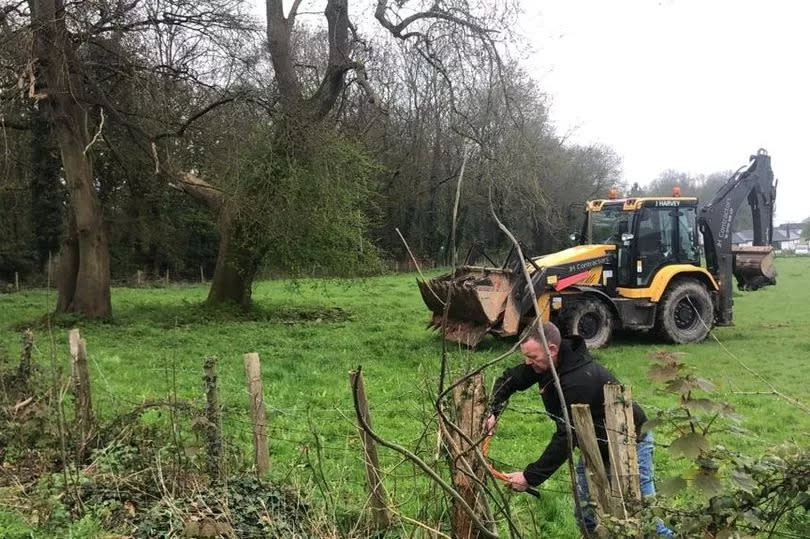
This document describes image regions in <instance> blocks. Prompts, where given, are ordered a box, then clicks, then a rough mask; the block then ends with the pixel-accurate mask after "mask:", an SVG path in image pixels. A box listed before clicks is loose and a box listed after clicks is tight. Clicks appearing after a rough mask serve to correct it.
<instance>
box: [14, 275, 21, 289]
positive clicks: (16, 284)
mask: <svg viewBox="0 0 810 539" xmlns="http://www.w3.org/2000/svg"><path fill="white" fill-rule="evenodd" d="M14 289H15V290H16V291H17V292H19V291H20V274H19V273H18V272H16V271H15V272H14Z"/></svg>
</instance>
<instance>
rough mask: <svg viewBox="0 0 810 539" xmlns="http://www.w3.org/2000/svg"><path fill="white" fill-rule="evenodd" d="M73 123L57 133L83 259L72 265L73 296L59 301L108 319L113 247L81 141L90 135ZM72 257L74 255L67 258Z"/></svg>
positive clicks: (60, 126)
mask: <svg viewBox="0 0 810 539" xmlns="http://www.w3.org/2000/svg"><path fill="white" fill-rule="evenodd" d="M69 106H71V107H72V108H76V109H78V104H76V103H75V102H71V103H70V104H69ZM54 108H56V107H54ZM72 112H73V113H74V114H72V115H70V116H74V115H77V114H81V115H83V114H84V112H83V111H75V110H74V111H72ZM66 116H68V115H67V114H66ZM76 119H77V120H78V118H76ZM71 123H72V125H70V124H68V122H66V121H61V122H59V123H58V124H57V128H56V133H57V139H58V140H59V150H60V151H61V154H62V166H63V167H64V169H65V177H66V178H67V179H68V187H69V189H70V211H71V213H72V220H73V225H74V226H75V235H76V236H75V238H76V247H77V249H76V251H78V256H79V260H78V264H77V265H75V264H74V265H72V266H71V269H72V268H75V270H76V277H75V288H74V290H73V298H72V300H71V301H70V302H66V301H65V302H63V301H61V299H62V298H60V302H59V304H64V303H66V305H65V309H64V311H69V312H75V313H79V314H81V315H82V316H85V317H87V318H107V317H109V316H111V315H112V306H111V303H110V250H109V247H108V245H107V234H106V232H105V231H104V222H103V218H102V212H101V205H100V203H99V201H98V197H97V196H96V192H95V189H94V187H93V175H92V172H91V168H90V161H89V160H88V158H87V155H85V153H84V147H85V146H84V145H83V144H82V140H81V139H83V138H86V137H82V136H80V134H79V133H76V131H75V127H77V124H78V122H71ZM71 235H72V233H71ZM69 258H71V257H67V259H69ZM66 261H68V260H66ZM60 271H67V268H65V267H63V268H60ZM60 292H61V290H60ZM65 292H66V293H67V292H69V291H68V290H66V291H65Z"/></svg>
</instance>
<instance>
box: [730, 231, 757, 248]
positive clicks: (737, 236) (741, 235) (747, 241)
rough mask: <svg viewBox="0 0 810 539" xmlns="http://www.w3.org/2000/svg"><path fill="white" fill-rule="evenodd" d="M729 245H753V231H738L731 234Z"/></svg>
mask: <svg viewBox="0 0 810 539" xmlns="http://www.w3.org/2000/svg"><path fill="white" fill-rule="evenodd" d="M731 244H732V245H739V246H741V247H746V246H749V245H753V244H754V231H753V230H740V231H739V232H732V233H731Z"/></svg>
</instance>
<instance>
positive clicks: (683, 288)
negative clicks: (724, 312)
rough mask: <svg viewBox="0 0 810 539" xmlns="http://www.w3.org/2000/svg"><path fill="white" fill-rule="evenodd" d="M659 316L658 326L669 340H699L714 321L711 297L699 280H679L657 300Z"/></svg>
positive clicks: (685, 341)
mask: <svg viewBox="0 0 810 539" xmlns="http://www.w3.org/2000/svg"><path fill="white" fill-rule="evenodd" d="M656 319H657V320H656V326H655V327H656V329H657V330H658V332H659V333H660V334H661V336H662V337H664V338H665V339H666V340H668V341H670V342H674V343H677V344H684V343H690V342H700V341H702V340H703V339H705V338H706V336H707V335H708V334H709V330H710V329H711V327H712V324H713V323H714V306H713V305H712V297H711V296H710V295H709V291H708V290H706V287H705V286H704V285H703V284H702V283H700V282H698V281H695V280H693V279H687V280H679V281H676V282H674V283H671V284H670V285H669V289H668V290H667V292H666V294H664V297H663V298H662V299H661V301H660V302H659V303H658V311H657V313H656Z"/></svg>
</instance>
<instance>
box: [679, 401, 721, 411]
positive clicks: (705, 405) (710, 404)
mask: <svg viewBox="0 0 810 539" xmlns="http://www.w3.org/2000/svg"><path fill="white" fill-rule="evenodd" d="M683 405H684V406H685V407H686V408H687V409H688V410H689V411H690V412H704V413H707V414H708V413H711V412H714V411H715V410H718V409H719V408H720V406H721V405H720V403H717V402H715V401H713V400H711V399H689V400H687V401H686V402H684V403H683Z"/></svg>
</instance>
